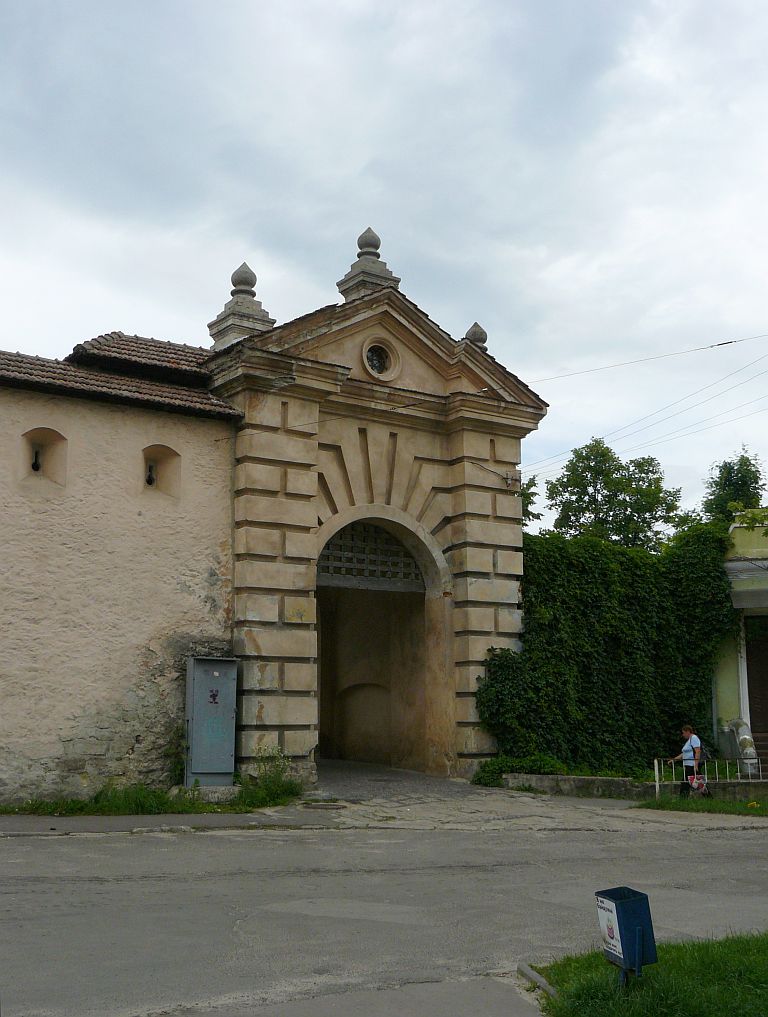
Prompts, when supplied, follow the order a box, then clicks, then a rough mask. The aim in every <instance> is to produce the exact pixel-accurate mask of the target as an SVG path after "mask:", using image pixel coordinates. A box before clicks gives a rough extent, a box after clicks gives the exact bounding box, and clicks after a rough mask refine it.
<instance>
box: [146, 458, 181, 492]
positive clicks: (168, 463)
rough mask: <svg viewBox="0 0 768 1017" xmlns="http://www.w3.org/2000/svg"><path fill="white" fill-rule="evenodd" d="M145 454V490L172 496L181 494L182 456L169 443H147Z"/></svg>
mask: <svg viewBox="0 0 768 1017" xmlns="http://www.w3.org/2000/svg"><path fill="white" fill-rule="evenodd" d="M142 454H143V456H144V490H145V491H160V492H161V493H162V494H168V495H170V496H171V497H172V498H178V497H179V495H180V494H181V456H180V455H179V453H178V452H176V451H175V450H174V449H172V448H170V447H169V446H168V445H147V447H146V448H145V449H144V450H143V453H142Z"/></svg>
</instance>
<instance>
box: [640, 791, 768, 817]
mask: <svg viewBox="0 0 768 1017" xmlns="http://www.w3.org/2000/svg"><path fill="white" fill-rule="evenodd" d="M635 808H637V809H660V810H662V811H664V812H714V813H717V814H719V815H721V816H763V817H765V818H768V801H766V800H765V798H756V799H750V800H749V801H748V802H732V801H726V800H725V799H724V798H681V797H680V796H679V795H662V796H661V798H659V799H658V800H657V799H656V798H650V799H649V800H648V801H646V802H638V804H637V805H636V806H635Z"/></svg>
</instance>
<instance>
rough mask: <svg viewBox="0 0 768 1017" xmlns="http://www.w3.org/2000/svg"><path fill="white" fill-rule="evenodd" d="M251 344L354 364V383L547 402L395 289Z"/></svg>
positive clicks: (324, 311) (316, 315)
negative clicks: (442, 327)
mask: <svg viewBox="0 0 768 1017" xmlns="http://www.w3.org/2000/svg"><path fill="white" fill-rule="evenodd" d="M246 342H247V343H248V345H249V346H254V347H258V348H261V349H264V350H270V351H272V352H280V353H285V354H288V355H290V356H294V357H301V358H302V359H306V360H314V361H317V362H320V363H327V364H336V365H339V366H341V367H346V368H348V369H349V379H350V381H353V382H370V383H373V384H377V385H387V386H391V387H393V388H398V389H406V390H408V391H411V392H424V393H428V394H430V395H439V396H445V395H451V394H452V393H458V392H465V393H470V394H479V393H482V394H483V395H484V396H487V397H490V398H495V399H501V400H504V401H505V402H512V403H521V404H523V405H526V406H529V407H535V408H540V409H541V410H542V411H543V410H544V409H545V408H546V403H545V402H544V401H543V400H542V399H540V398H539V396H537V395H536V393H534V392H533V391H532V390H531V389H529V388H528V386H527V385H525V384H524V383H523V382H522V381H520V379H519V378H517V377H516V376H515V375H514V374H512V373H511V372H510V371H508V370H506V368H504V367H502V365H501V364H499V363H498V362H497V361H496V360H495V359H494V358H493V357H492V356H490V354H488V353H487V352H486V351H485V350H483V349H482V348H481V347H480V346H478V345H477V344H475V343H472V342H469V341H467V340H460V341H456V340H454V339H452V338H451V336H450V335H449V334H448V333H447V332H445V331H444V330H443V329H441V328H440V327H439V326H438V325H437V324H436V323H435V322H434V321H432V320H431V318H429V316H428V315H427V314H425V313H424V312H423V311H422V310H421V309H420V308H419V307H417V305H416V304H414V303H413V302H412V301H410V300H409V299H408V298H407V297H405V296H404V295H403V294H402V293H400V292H398V291H397V290H394V289H388V290H383V291H381V292H380V293H376V294H372V295H369V296H366V297H362V298H360V299H359V300H355V301H350V302H348V303H346V304H343V305H331V306H330V307H326V308H322V309H321V310H319V311H316V312H314V313H312V314H309V315H305V316H304V317H303V318H298V319H296V320H295V321H292V322H288V323H286V324H285V325H282V326H279V327H278V328H275V329H272V330H271V331H270V332H268V333H265V334H262V335H259V336H253V337H251V338H249V339H248V340H246Z"/></svg>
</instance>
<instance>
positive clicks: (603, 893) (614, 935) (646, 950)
mask: <svg viewBox="0 0 768 1017" xmlns="http://www.w3.org/2000/svg"><path fill="white" fill-rule="evenodd" d="M595 898H596V901H597V917H598V921H599V922H600V932H601V934H602V937H603V952H604V954H605V956H606V958H607V959H608V960H609V961H610V962H611V963H612V964H616V965H617V966H618V967H620V968H621V969H622V971H623V972H627V971H634V972H635V974H636V975H640V974H641V972H642V969H643V966H644V965H645V964H655V963H656V960H657V957H656V940H655V938H654V935H653V922H652V921H651V907H650V904H649V903H648V895H647V894H645V893H641V892H640V891H639V890H633V889H632V887H631V886H614V887H612V888H611V889H610V890H596V891H595Z"/></svg>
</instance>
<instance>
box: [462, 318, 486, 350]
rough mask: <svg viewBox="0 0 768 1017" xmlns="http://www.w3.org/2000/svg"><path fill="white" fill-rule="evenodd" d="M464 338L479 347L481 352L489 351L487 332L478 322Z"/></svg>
mask: <svg viewBox="0 0 768 1017" xmlns="http://www.w3.org/2000/svg"><path fill="white" fill-rule="evenodd" d="M464 338H465V339H468V340H469V341H470V342H471V343H474V344H475V346H479V347H480V349H481V350H487V349H488V333H487V332H486V331H485V329H484V328H483V326H482V325H478V323H477V322H474V324H472V325H470V326H469V328H468V329H467V333H466V335H465V336H464Z"/></svg>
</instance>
